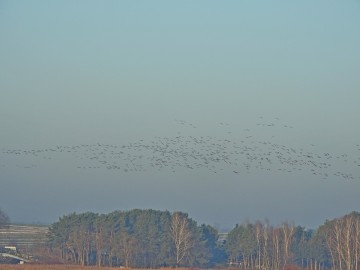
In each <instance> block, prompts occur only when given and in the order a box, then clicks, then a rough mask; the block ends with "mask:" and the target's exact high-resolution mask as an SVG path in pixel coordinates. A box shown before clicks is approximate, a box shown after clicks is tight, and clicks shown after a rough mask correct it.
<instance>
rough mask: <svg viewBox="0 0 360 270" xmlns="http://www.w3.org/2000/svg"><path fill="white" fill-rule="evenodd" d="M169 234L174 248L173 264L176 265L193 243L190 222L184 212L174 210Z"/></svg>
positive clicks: (186, 254) (187, 253)
mask: <svg viewBox="0 0 360 270" xmlns="http://www.w3.org/2000/svg"><path fill="white" fill-rule="evenodd" d="M170 235H171V239H172V241H173V245H174V249H175V265H176V267H178V266H179V265H180V264H181V263H182V261H183V260H184V259H185V258H186V257H187V256H188V255H189V252H190V250H191V248H192V247H193V245H194V243H193V240H192V232H191V228H190V224H189V221H188V218H187V217H186V216H185V215H184V214H182V213H180V212H175V213H174V214H173V215H172V216H171V222H170Z"/></svg>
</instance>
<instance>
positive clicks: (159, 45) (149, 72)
mask: <svg viewBox="0 0 360 270" xmlns="http://www.w3.org/2000/svg"><path fill="white" fill-rule="evenodd" d="M359 29H360V3H359V2H358V1H4V0H2V1H0V125H1V135H0V138H1V140H0V147H1V151H2V153H0V166H1V167H0V181H1V182H2V186H1V189H0V207H1V208H3V210H4V211H6V212H8V214H9V216H10V217H11V218H12V219H13V220H14V221H26V222H31V221H34V222H35V221H43V222H52V221H55V220H56V219H57V218H58V217H59V216H61V215H63V214H66V213H69V212H72V211H78V212H81V211H88V210H89V211H100V212H109V211H112V210H115V209H124V210H127V209H132V208H135V207H138V208H156V209H169V210H175V209H178V210H182V211H185V212H189V213H190V215H191V216H192V217H193V218H194V219H195V220H197V221H198V222H206V223H208V224H210V225H214V224H215V223H216V224H219V225H220V226H222V227H232V226H233V225H235V223H238V222H242V221H244V220H246V219H250V220H255V219H262V218H269V219H270V221H273V222H274V223H279V222H281V221H284V220H289V221H294V222H296V223H299V224H303V225H306V226H312V227H314V226H317V225H319V224H320V223H322V222H323V221H324V220H325V219H326V218H333V217H336V216H339V215H342V214H345V213H347V212H350V211H352V210H360V209H359V205H360V199H359V197H358V194H357V193H358V192H357V191H358V190H359V188H360V184H359V183H360V178H359V177H360V169H359V168H360V166H358V164H360V161H359V160H360V159H359V157H360V152H359V150H358V148H360V147H357V146H356V145H357V144H360V125H359V124H358V122H359V121H358V119H359V116H360V106H359V104H360V76H359V71H360V49H359V48H360V31H359ZM181 121H186V122H187V123H191V124H193V125H194V126H196V128H193V127H192V126H190V125H187V124H181V123H180V122H181ZM220 123H223V124H220ZM224 123H225V124H226V125H225V124H224ZM270 123H275V124H276V125H275V127H272V126H267V124H270ZM285 126H292V127H293V128H290V129H289V128H286V127H285ZM229 132H231V133H229ZM179 135H180V136H194V137H196V138H199V137H201V136H211V137H214V138H217V139H229V140H231V141H232V142H234V143H239V144H241V145H244V144H245V145H246V144H248V147H252V146H254V145H257V146H258V145H259V142H262V141H271V142H273V143H276V144H282V145H286V146H287V147H292V148H294V149H296V151H300V149H304V151H310V152H312V153H321V154H323V153H331V155H333V156H335V155H341V154H344V153H346V154H347V155H348V156H349V158H348V160H347V161H346V162H345V161H339V160H336V159H335V158H334V159H333V160H331V163H332V166H331V170H330V169H327V170H326V172H325V173H327V174H328V175H329V176H328V177H326V179H322V177H317V176H314V175H312V173H311V169H309V166H308V165H306V166H305V165H304V171H306V172H296V173H295V172H291V173H279V172H276V171H275V169H274V168H273V167H272V170H271V171H266V172H264V171H260V170H256V169H253V170H252V171H251V172H250V173H245V172H242V173H240V174H234V173H233V172H232V171H233V170H238V169H237V168H235V169H234V168H231V169H228V170H227V169H226V168H225V169H224V171H223V172H222V174H214V173H212V172H209V171H208V170H207V169H198V170H186V169H181V170H179V171H177V172H176V173H172V172H169V171H167V170H163V169H160V170H155V171H152V170H149V171H146V172H142V173H138V172H123V171H109V170H106V169H103V168H101V169H95V170H91V171H90V172H89V171H86V170H79V169H76V167H77V166H76V165H75V166H73V162H70V161H69V159H68V157H66V156H65V157H64V156H60V157H59V156H57V157H56V158H55V157H52V160H50V161H49V160H44V159H43V158H42V159H39V158H35V157H32V158H29V157H26V158H22V157H17V156H16V155H9V154H6V153H5V152H6V151H7V150H9V149H27V150H31V149H45V148H53V147H55V146H58V145H61V146H73V145H81V144H96V143H99V142H100V143H102V144H114V145H118V146H121V145H126V144H128V143H129V142H139V140H145V141H147V142H151V141H154V140H155V141H156V142H157V140H158V139H156V138H155V137H157V136H160V137H174V136H179ZM247 136H253V137H251V138H252V141H246V142H245V143H241V142H240V141H241V140H243V139H244V138H246V137H247ZM312 145H315V146H312ZM207 146H208V145H207ZM82 151H86V150H85V149H82ZM263 151H265V150H263ZM324 160H325V159H324ZM324 160H320V161H321V162H323V161H324ZM320 161H319V162H320ZM74 162H76V161H74ZM29 164H30V165H31V166H32V165H34V166H33V168H31V169H24V168H23V167H27V166H28V165H29ZM300 166H301V165H300ZM220 167H221V166H220ZM239 170H240V169H239ZM338 171H341V172H344V173H347V174H351V175H352V176H353V177H354V179H353V180H351V181H349V180H348V179H347V180H345V179H343V177H338V176H336V175H334V173H336V172H338ZM19 185H21V186H23V187H24V189H20V190H19ZM149 191H151V192H149ZM153 194H155V195H153ZM14 201H15V203H14ZM25 206H26V207H25Z"/></svg>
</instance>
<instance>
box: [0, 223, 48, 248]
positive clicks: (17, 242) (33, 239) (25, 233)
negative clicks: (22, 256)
mask: <svg viewBox="0 0 360 270" xmlns="http://www.w3.org/2000/svg"><path fill="white" fill-rule="evenodd" d="M47 232H48V227H46V226H26V225H8V226H6V227H4V228H1V229H0V247H4V246H16V247H17V248H19V249H24V248H29V247H33V246H36V245H41V244H44V243H45V242H46V234H47Z"/></svg>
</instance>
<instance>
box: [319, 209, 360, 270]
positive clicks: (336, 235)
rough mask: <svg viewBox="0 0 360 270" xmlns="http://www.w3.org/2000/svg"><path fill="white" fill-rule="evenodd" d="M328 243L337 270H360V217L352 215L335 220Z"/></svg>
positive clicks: (328, 235) (328, 234)
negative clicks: (359, 266)
mask: <svg viewBox="0 0 360 270" xmlns="http://www.w3.org/2000/svg"><path fill="white" fill-rule="evenodd" d="M326 243H327V246H328V249H329V251H330V254H331V256H332V261H333V266H334V267H335V268H337V269H339V270H343V269H345V270H355V269H359V268H358V265H359V260H360V258H359V254H360V248H359V247H360V216H359V215H358V214H356V213H352V214H350V215H347V216H344V217H342V218H338V219H336V220H334V221H333V222H332V224H331V228H330V231H329V232H328V233H327V239H326Z"/></svg>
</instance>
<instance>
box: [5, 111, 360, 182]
mask: <svg viewBox="0 0 360 270" xmlns="http://www.w3.org/2000/svg"><path fill="white" fill-rule="evenodd" d="M259 119H260V120H259V121H260V122H259V123H257V126H258V127H260V128H263V127H269V128H273V127H281V128H288V129H293V128H294V127H293V126H292V125H285V124H279V123H277V122H276V123H274V122H270V123H267V122H264V119H263V117H259ZM275 120H276V121H278V122H280V121H279V119H278V118H276V119H275ZM175 123H176V124H178V125H180V126H182V127H183V128H187V129H196V128H197V126H196V125H194V124H192V123H190V122H187V121H184V120H175ZM218 128H219V129H222V130H224V136H198V135H194V134H187V135H184V134H182V133H180V132H179V133H178V134H177V135H176V136H172V137H154V138H153V139H151V140H150V141H147V140H138V141H135V142H130V143H127V144H123V145H114V144H102V143H96V144H83V145H74V146H55V147H51V148H44V149H2V150H1V154H2V155H3V157H4V160H6V159H7V157H9V156H11V158H15V159H20V158H25V159H26V160H27V161H30V162H31V165H21V166H20V165H19V167H21V168H33V167H37V164H34V163H36V162H34V161H36V160H44V159H45V160H49V161H57V160H59V158H60V156H65V158H68V157H69V156H71V157H72V158H73V159H74V164H75V165H74V167H76V168H78V169H107V170H119V171H122V172H144V171H149V170H168V171H170V172H172V173H177V172H179V171H181V170H183V169H185V170H206V171H208V172H211V173H215V174H218V173H221V172H231V173H234V174H242V173H251V172H254V171H260V170H261V171H269V172H274V171H277V172H280V173H293V172H296V171H305V172H307V173H308V174H311V175H314V176H317V177H321V178H324V179H327V178H330V177H337V178H343V179H347V180H360V173H359V172H360V145H356V146H354V153H355V154H352V155H349V154H333V153H328V152H319V151H314V150H310V151H309V150H308V149H307V150H305V149H303V148H297V147H291V146H287V145H284V144H280V143H275V142H274V140H273V138H274V136H271V138H270V139H267V140H264V139H256V135H255V134H252V133H251V129H243V130H242V131H243V132H242V134H238V133H236V134H234V131H233V130H231V125H230V124H228V123H223V122H222V123H219V124H218ZM312 146H314V145H312ZM313 148H314V147H313ZM9 158H10V157H9ZM1 160H2V159H0V161H1ZM2 167H5V165H4V164H3V165H2ZM339 168H343V169H344V168H347V169H345V171H343V170H339ZM349 171H351V172H349Z"/></svg>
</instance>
